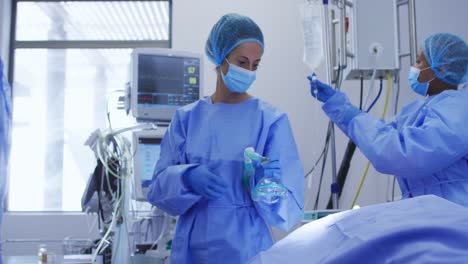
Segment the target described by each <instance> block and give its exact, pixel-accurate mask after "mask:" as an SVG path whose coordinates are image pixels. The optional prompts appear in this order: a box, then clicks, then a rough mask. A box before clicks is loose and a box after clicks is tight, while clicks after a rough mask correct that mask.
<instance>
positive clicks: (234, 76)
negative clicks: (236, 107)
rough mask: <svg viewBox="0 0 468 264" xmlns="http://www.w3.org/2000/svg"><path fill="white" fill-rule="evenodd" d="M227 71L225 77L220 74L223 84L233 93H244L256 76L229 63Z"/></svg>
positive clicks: (252, 72)
mask: <svg viewBox="0 0 468 264" xmlns="http://www.w3.org/2000/svg"><path fill="white" fill-rule="evenodd" d="M226 61H227V63H228V64H229V69H228V72H227V73H226V75H224V73H223V72H221V77H222V78H223V81H224V84H226V86H227V87H228V88H229V90H231V92H234V93H245V92H246V91H247V90H248V89H249V87H250V85H252V83H253V82H254V81H255V78H256V74H255V72H254V71H249V70H246V69H244V68H242V67H239V66H237V65H234V64H231V63H229V61H228V60H227V59H226Z"/></svg>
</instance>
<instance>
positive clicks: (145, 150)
mask: <svg viewBox="0 0 468 264" xmlns="http://www.w3.org/2000/svg"><path fill="white" fill-rule="evenodd" d="M160 153H161V139H159V138H143V137H140V138H138V146H137V153H136V154H138V158H137V159H138V161H139V164H136V165H137V166H139V175H138V176H139V178H140V183H141V187H142V188H147V187H148V186H149V185H150V184H151V179H152V178H153V172H154V167H155V166H156V162H157V161H158V159H159V154H160Z"/></svg>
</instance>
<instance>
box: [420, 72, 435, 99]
mask: <svg viewBox="0 0 468 264" xmlns="http://www.w3.org/2000/svg"><path fill="white" fill-rule="evenodd" d="M427 69H431V70H432V67H431V66H429V67H426V68H424V69H421V70H419V74H418V79H416V80H417V81H418V82H419V76H420V75H421V72H422V71H425V70H427ZM432 74H433V75H434V77H432V79H430V80H429V81H427V82H420V83H427V89H428V90H429V86H430V85H431V82H432V81H433V80H435V79H436V77H437V76H436V74H435V72H434V70H432ZM426 95H427V92H426Z"/></svg>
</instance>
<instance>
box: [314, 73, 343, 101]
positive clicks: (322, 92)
mask: <svg viewBox="0 0 468 264" xmlns="http://www.w3.org/2000/svg"><path fill="white" fill-rule="evenodd" d="M307 79H309V82H310V94H311V95H312V96H313V97H315V98H317V100H319V101H320V102H322V103H324V102H326V101H327V100H328V99H330V97H332V96H333V95H334V94H335V93H336V91H335V89H333V88H331V87H330V86H328V85H326V84H324V83H322V82H321V81H319V80H312V76H307ZM314 90H317V95H315V93H314Z"/></svg>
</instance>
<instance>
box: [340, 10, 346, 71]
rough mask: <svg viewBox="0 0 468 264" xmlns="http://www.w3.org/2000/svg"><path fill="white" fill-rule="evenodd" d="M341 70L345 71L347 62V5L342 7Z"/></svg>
mask: <svg viewBox="0 0 468 264" xmlns="http://www.w3.org/2000/svg"><path fill="white" fill-rule="evenodd" d="M340 41H341V43H340V68H341V69H345V68H346V66H347V61H346V59H347V58H346V5H343V6H342V7H341V12H340Z"/></svg>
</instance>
